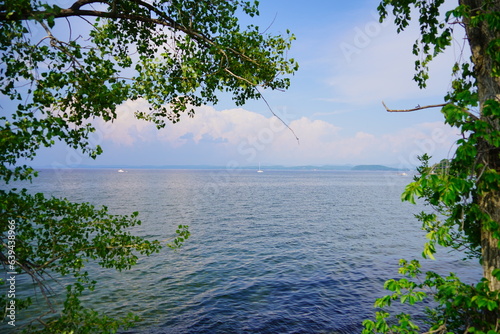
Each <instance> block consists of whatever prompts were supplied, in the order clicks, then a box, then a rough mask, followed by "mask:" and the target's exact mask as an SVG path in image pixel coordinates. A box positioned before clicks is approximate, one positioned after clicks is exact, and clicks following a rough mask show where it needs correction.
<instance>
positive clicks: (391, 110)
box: [382, 101, 449, 112]
mask: <svg viewBox="0 0 500 334" xmlns="http://www.w3.org/2000/svg"><path fill="white" fill-rule="evenodd" d="M382 104H383V105H384V107H385V110H387V111H388V112H412V111H418V110H422V109H429V108H442V107H444V106H446V105H448V104H449V103H442V104H431V105H428V106H423V107H421V106H416V107H415V108H412V109H389V108H388V107H387V106H386V104H385V103H384V101H382Z"/></svg>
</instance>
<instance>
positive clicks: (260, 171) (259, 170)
mask: <svg viewBox="0 0 500 334" xmlns="http://www.w3.org/2000/svg"><path fill="white" fill-rule="evenodd" d="M257 173H264V171H263V170H262V169H260V162H259V169H258V170H257Z"/></svg>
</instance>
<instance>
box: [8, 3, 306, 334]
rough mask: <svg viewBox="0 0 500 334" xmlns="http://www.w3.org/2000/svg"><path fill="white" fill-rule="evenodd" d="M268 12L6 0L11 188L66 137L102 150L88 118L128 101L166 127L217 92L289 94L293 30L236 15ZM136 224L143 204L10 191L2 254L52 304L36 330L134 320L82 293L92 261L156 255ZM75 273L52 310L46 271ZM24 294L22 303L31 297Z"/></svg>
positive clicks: (109, 113)
mask: <svg viewBox="0 0 500 334" xmlns="http://www.w3.org/2000/svg"><path fill="white" fill-rule="evenodd" d="M258 14H259V11H258V1H240V0H229V1H228V0H210V1H205V0H203V1H195V0H153V1H142V0H77V1H74V2H68V6H67V7H66V8H62V7H61V4H60V3H59V2H58V4H54V3H51V2H50V1H42V0H0V92H1V94H2V96H3V99H2V101H3V102H2V104H3V106H6V107H8V108H2V114H1V115H0V134H1V136H0V143H1V144H0V162H1V163H0V178H1V179H2V180H3V182H5V184H6V185H7V184H8V183H9V182H10V181H13V180H14V181H16V180H17V181H19V180H21V181H22V180H33V178H34V177H35V176H36V171H35V170H34V169H33V168H31V167H30V166H29V161H30V160H32V159H33V158H34V157H35V156H36V154H37V152H38V150H39V149H40V148H41V147H51V146H53V145H54V144H55V143H57V142H63V143H65V144H67V145H69V147H71V148H74V149H77V150H80V151H81V152H82V153H84V154H87V155H89V156H90V157H92V158H96V157H97V156H98V155H99V154H101V153H102V149H101V148H100V147H99V146H94V145H92V141H91V140H90V136H91V135H92V133H93V132H94V131H95V128H94V126H93V123H92V121H93V120H94V119H96V118H99V119H102V120H104V121H107V122H112V121H113V120H115V119H116V118H117V117H119V115H118V112H117V107H118V106H119V105H121V104H122V103H124V102H126V101H134V100H144V101H146V102H147V103H148V105H149V110H137V111H136V117H137V118H139V119H144V120H147V121H151V122H154V123H155V124H156V125H157V127H158V128H162V127H164V126H165V124H166V122H168V121H171V122H177V121H179V119H180V116H181V114H182V113H183V112H186V113H187V114H188V115H190V116H193V114H194V107H196V106H201V105H203V104H207V103H217V102H218V95H219V94H220V93H221V92H227V93H229V94H231V95H232V97H233V99H234V101H235V103H236V104H238V105H241V104H243V103H245V101H247V100H248V99H256V98H259V97H260V92H259V90H258V89H257V87H263V88H268V89H278V90H283V89H286V88H287V87H288V85H289V78H288V77H287V75H289V74H292V73H293V72H294V71H295V70H296V69H297V64H296V62H295V61H294V60H293V59H288V58H287V51H288V49H289V47H290V43H291V41H292V40H293V38H294V37H293V35H288V36H279V35H278V36H273V35H270V34H266V33H264V32H261V31H260V30H259V28H258V27H257V26H254V25H249V26H247V27H242V26H241V25H240V22H239V20H238V17H241V16H242V15H247V16H249V17H253V16H255V15H258ZM40 32H41V33H40ZM9 100H10V101H9ZM7 110H9V111H7ZM26 161H28V162H26ZM23 164H24V165H23ZM35 181H36V179H35ZM140 223H141V222H140V221H139V220H138V219H137V213H133V214H131V215H130V216H115V215H112V214H111V213H109V212H108V210H107V208H96V207H94V206H92V205H90V204H88V203H71V202H69V201H67V200H65V199H60V198H53V197H46V196H44V195H42V194H31V193H29V192H28V191H26V190H16V189H13V190H12V189H11V190H8V189H5V190H1V191H0V233H1V241H2V246H1V249H0V261H1V262H2V264H3V266H4V269H5V270H6V271H8V272H17V273H18V275H29V276H30V277H31V278H32V280H33V282H34V283H35V285H36V288H37V289H38V291H39V292H41V293H42V295H43V296H44V298H45V300H46V303H47V306H48V310H49V311H50V312H48V314H41V315H35V316H34V317H33V319H31V320H32V322H31V325H33V326H32V327H31V328H30V331H35V330H39V331H42V332H72V333H80V332H81V333H93V332H95V333H104V332H113V331H115V330H116V329H117V328H118V327H119V326H127V325H129V324H131V321H133V320H134V317H133V316H130V317H127V318H125V319H123V320H114V319H110V318H108V317H106V316H103V315H99V314H97V313H96V312H94V311H92V310H90V309H87V308H85V307H84V305H82V304H81V302H80V300H79V296H80V295H81V294H82V293H83V291H85V290H92V289H93V288H94V287H95V285H96V282H95V281H93V280H92V278H91V277H89V274H88V271H87V270H86V267H85V266H86V263H87V262H88V261H94V262H97V263H98V264H99V265H100V266H102V267H106V268H115V269H117V270H126V269H129V268H130V267H131V266H133V265H134V264H135V263H136V261H137V258H138V256H139V255H150V254H153V253H156V252H158V251H159V250H160V248H161V247H162V245H161V244H160V243H159V242H158V241H148V240H146V239H144V238H141V237H137V236H134V235H132V234H131V233H130V232H129V229H130V228H131V227H133V226H134V225H137V224H140ZM177 234H178V236H177V238H175V239H174V240H173V242H172V243H170V244H169V246H170V247H172V248H177V247H179V246H180V245H181V244H182V242H183V241H184V240H185V238H187V237H188V236H189V231H188V230H187V227H186V226H179V229H178V230H177ZM68 275H69V276H72V277H73V278H74V280H73V283H72V284H70V285H69V286H68V287H67V297H66V300H65V302H64V304H63V305H62V306H61V305H55V304H54V302H53V301H52V294H51V291H49V290H48V287H47V285H46V284H45V283H44V282H45V279H47V277H51V276H54V277H57V276H68ZM3 283H8V282H5V280H3ZM9 298H10V297H9ZM9 298H8V296H7V295H4V296H3V297H2V300H0V304H2V305H5V303H6V302H7V304H6V305H9V303H10V300H9ZM15 303H16V306H17V310H19V309H20V308H23V307H30V304H31V300H30V299H29V298H28V299H26V300H21V299H15ZM6 314H7V313H6ZM54 314H57V316H54ZM36 321H38V322H36ZM36 324H43V326H35V325H36Z"/></svg>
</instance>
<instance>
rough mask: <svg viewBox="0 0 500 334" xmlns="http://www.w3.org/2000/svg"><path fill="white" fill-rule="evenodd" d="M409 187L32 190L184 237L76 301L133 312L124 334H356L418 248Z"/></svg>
mask: <svg viewBox="0 0 500 334" xmlns="http://www.w3.org/2000/svg"><path fill="white" fill-rule="evenodd" d="M410 181H411V177H409V176H406V177H405V176H401V175H397V174H396V173H380V172H372V173H368V172H297V171H265V172H264V173H256V172H255V171H225V170H212V171H193V170H189V171H182V170H178V171H177V170H128V171H126V172H125V173H117V171H116V170H66V171H50V170H45V171H42V172H41V175H40V177H39V178H38V180H36V181H35V183H34V184H33V185H32V186H30V187H31V189H32V191H42V190H43V191H44V192H46V193H50V194H53V195H55V196H63V197H67V198H68V199H71V200H73V201H89V202H92V203H95V204H105V205H107V206H108V207H109V210H110V211H111V212H113V213H116V214H127V213H131V212H133V211H140V213H141V214H140V218H141V220H142V221H143V225H141V226H139V227H137V228H136V229H135V231H134V232H135V233H137V234H140V235H143V236H146V237H148V238H155V239H160V240H164V239H167V238H170V237H172V236H173V234H174V231H175V228H176V226H177V225H179V224H185V225H189V226H190V231H191V233H192V236H191V238H190V239H189V240H188V242H187V243H186V244H185V246H184V247H183V248H182V249H181V250H180V251H176V252H174V251H171V250H169V249H165V250H163V251H162V252H161V253H160V254H155V255H153V256H151V257H149V258H144V259H141V261H140V262H139V264H138V265H137V266H136V267H134V269H133V270H131V271H127V272H123V273H116V272H114V271H111V270H104V269H99V270H95V271H93V272H92V275H94V276H95V278H96V279H97V280H98V281H99V285H98V287H97V289H96V291H95V292H94V293H93V294H92V295H91V296H88V297H86V302H87V303H88V305H91V306H92V307H94V308H95V309H97V310H101V311H105V312H106V313H107V314H109V315H111V316H119V315H125V314H126V313H127V312H128V311H133V312H135V313H137V314H138V315H139V316H140V317H141V318H142V319H143V322H142V323H141V324H140V326H139V327H137V328H135V329H133V330H130V331H128V333H175V334H177V333H358V332H359V331H360V328H361V325H360V324H361V322H362V320H363V319H365V318H370V317H372V315H373V314H374V309H373V302H374V300H375V298H377V297H380V296H382V295H384V290H383V282H384V281H385V280H387V279H389V278H395V277H398V275H397V264H398V260H399V259H400V258H408V259H411V258H419V257H420V253H421V251H422V245H423V243H424V241H425V237H424V233H423V232H422V231H421V230H420V225H419V223H418V221H416V219H415V218H414V217H413V214H414V213H417V212H419V211H421V210H422V208H423V207H422V206H419V205H411V204H408V203H402V202H401V201H400V194H401V192H402V191H403V189H404V186H405V185H406V184H407V183H409V182H410ZM438 259H439V261H438V262H433V263H431V264H429V265H428V266H429V267H430V268H432V269H435V270H438V271H441V272H443V273H448V272H449V271H457V270H458V271H459V272H460V273H461V274H462V275H465V277H466V279H467V278H470V279H474V278H476V277H478V276H479V275H480V268H479V266H478V265H477V264H467V263H463V262H460V260H459V259H460V256H458V255H453V254H447V253H443V252H441V253H440V254H438Z"/></svg>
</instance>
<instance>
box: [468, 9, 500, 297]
mask: <svg viewBox="0 0 500 334" xmlns="http://www.w3.org/2000/svg"><path fill="white" fill-rule="evenodd" d="M459 3H460V4H461V5H467V6H469V8H470V9H471V15H475V14H476V13H477V12H478V11H481V12H482V13H484V12H492V11H496V12H500V3H499V2H498V1H484V0H459ZM485 3H490V4H489V5H487V6H488V7H486V5H485ZM464 23H465V30H466V33H467V37H468V40H469V45H470V48H471V51H472V61H473V63H474V72H475V74H476V79H477V87H478V96H479V105H480V108H481V109H482V107H483V106H484V103H485V101H487V100H496V101H500V78H498V77H493V75H492V73H493V68H494V63H493V60H492V59H491V57H490V56H489V55H488V54H487V51H486V49H487V46H488V45H489V44H490V42H491V41H492V40H495V39H498V38H500V34H499V31H498V30H496V29H492V28H490V27H489V26H488V23H487V22H485V20H479V23H478V24H477V26H472V25H471V24H470V21H469V20H468V19H466V18H465V19H464ZM481 120H484V121H487V122H488V123H490V124H491V125H492V126H493V129H496V130H499V129H500V122H499V120H498V119H492V118H491V117H486V116H484V115H483V114H482V113H481ZM477 148H478V151H477V152H478V153H477V158H476V159H477V163H480V164H483V165H484V166H486V168H487V169H495V170H496V171H497V172H500V156H499V154H500V151H499V149H498V148H496V147H494V146H493V145H491V144H489V143H487V142H486V141H483V142H481V143H479V144H478V147H477ZM477 203H478V204H479V206H480V208H481V209H482V210H483V211H484V212H485V213H487V214H488V215H489V216H490V217H491V218H492V219H493V220H494V221H495V222H497V223H500V192H499V191H488V192H486V193H483V194H480V195H479V197H478V200H477ZM496 229H498V227H496V228H493V229H492V228H491V227H490V226H489V224H483V225H482V227H481V248H482V266H483V271H484V277H485V278H486V279H488V280H489V281H490V285H489V286H490V289H491V290H500V281H499V280H497V279H496V278H495V277H493V275H492V271H493V270H494V269H496V268H500V248H499V240H498V239H495V238H494V236H493V232H494V230H496Z"/></svg>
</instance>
